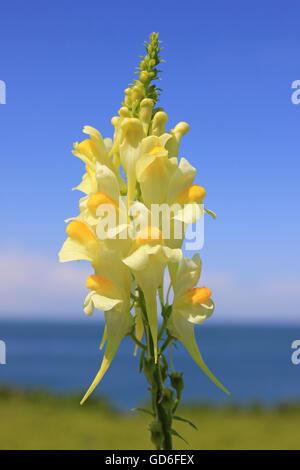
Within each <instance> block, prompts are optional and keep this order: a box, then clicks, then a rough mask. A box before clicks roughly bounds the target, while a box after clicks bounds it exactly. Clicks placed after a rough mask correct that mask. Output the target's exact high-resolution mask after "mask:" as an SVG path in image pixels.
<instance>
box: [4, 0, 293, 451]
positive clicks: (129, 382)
mask: <svg viewBox="0 0 300 470" xmlns="http://www.w3.org/2000/svg"><path fill="white" fill-rule="evenodd" d="M299 13H300V5H299V2H297V1H296V0H291V1H290V2H288V4H287V3H284V2H282V1H277V0H275V1H274V0H272V1H269V0H266V1H264V2H259V1H258V0H254V1H253V0H252V1H251V2H250V1H248V0H245V1H244V2H238V1H234V0H228V1H227V2H222V1H221V0H211V1H208V0H203V1H201V2H199V1H196V0H189V1H187V2H185V4H184V5H183V4H179V3H177V4H176V2H171V1H169V0H165V1H163V2H158V1H156V0H154V1H152V2H151V4H150V5H146V4H143V3H141V2H138V1H136V0H132V1H131V2H130V4H126V2H125V3H124V2H121V1H116V2H114V3H109V2H99V1H96V0H86V2H84V3H82V2H79V1H77V0H76V1H74V0H73V1H71V0H62V1H52V2H47V1H37V0H36V1H35V0H29V1H27V2H22V1H20V0H19V1H18V0H11V1H10V2H8V1H4V2H2V5H1V17H2V22H1V23H2V24H1V30H0V42H1V46H2V47H1V68H0V80H2V81H4V82H5V84H6V104H0V137H1V157H2V159H1V162H2V167H1V168H2V172H1V174H2V178H1V185H0V194H1V200H2V202H3V208H2V216H1V226H2V230H1V231H0V340H2V341H4V342H5V344H6V364H5V365H4V364H2V365H0V410H1V416H3V419H4V421H3V422H4V423H5V424H6V425H5V426H2V427H1V430H0V448H96V447H98V448H101V447H102V448H111V449H114V448H117V447H118V448H135V447H132V446H140V447H141V448H145V446H147V445H148V446H149V443H148V441H147V440H145V442H144V441H142V440H141V441H139V434H141V433H140V432H139V427H140V424H138V420H139V419H145V418H133V417H131V415H130V416H128V415H127V414H126V413H127V412H128V410H129V409H130V408H132V407H134V406H137V405H139V404H141V403H143V402H145V401H146V400H147V399H148V396H147V390H146V383H145V381H144V379H143V377H142V376H140V375H138V373H137V369H138V359H137V358H134V357H133V348H132V344H130V343H129V342H128V341H127V340H124V341H123V343H122V345H121V348H120V351H119V353H118V355H117V357H116V358H115V359H114V361H113V364H112V366H111V368H110V370H109V372H108V374H107V375H106V376H105V378H104V380H103V382H102V383H101V386H100V387H99V388H98V390H97V392H96V394H95V395H98V396H100V397H101V400H102V401H100V402H99V403H98V404H97V403H96V404H91V405H89V404H87V405H86V407H84V408H79V405H78V399H79V396H80V395H82V393H83V392H84V391H85V390H86V388H87V387H88V385H89V384H90V381H91V379H92V378H93V377H94V375H95V374H96V372H97V370H98V367H99V363H100V361H101V357H102V353H100V352H99V350H98V349H99V344H100V340H101V336H102V331H103V323H102V314H101V313H99V312H98V313H96V314H95V316H94V317H93V318H86V317H85V316H84V313H83V310H82V304H83V299H84V297H85V295H86V289H85V278H86V276H87V275H89V274H91V273H90V269H89V266H88V264H85V263H82V262H80V263H73V264H67V265H59V263H58V259H57V253H58V251H59V249H60V247H61V245H62V243H63V241H64V239H65V223H64V220H65V219H66V218H68V217H72V216H74V215H77V212H78V199H79V197H80V193H78V192H72V191H71V188H73V187H74V186H76V185H77V184H78V183H79V182H80V180H81V176H82V173H83V166H82V163H81V162H80V161H79V160H78V159H76V158H75V157H73V156H72V154H71V149H72V145H73V142H75V141H80V140H82V139H83V138H84V137H83V136H84V135H83V134H82V128H83V126H84V125H91V126H94V127H96V128H97V129H99V131H100V132H101V133H102V135H103V136H104V137H112V135H113V127H112V125H111V123H110V119H111V117H112V116H114V115H115V114H116V113H117V110H118V109H119V107H120V105H121V101H122V100H123V90H124V89H125V88H126V87H127V85H128V83H130V82H132V80H133V78H134V71H135V67H136V66H137V65H138V62H139V56H140V55H142V54H143V53H144V49H143V41H144V40H147V39H148V37H149V34H150V33H151V32H152V31H157V32H159V33H160V39H161V40H162V41H163V44H162V45H163V46H164V50H163V51H162V55H163V57H164V58H165V59H166V63H164V64H162V69H163V73H162V74H161V77H162V81H161V82H160V84H159V86H161V88H162V89H163V93H162V96H161V106H163V107H164V108H165V110H166V112H167V113H168V115H169V122H168V128H172V127H174V125H176V123H177V122H179V121H187V122H188V123H189V124H190V127H191V130H190V132H189V133H188V134H187V135H186V136H185V137H184V138H183V140H182V144H181V151H180V156H185V157H186V158H188V159H189V161H190V162H191V163H192V164H193V165H194V166H195V167H196V168H197V170H198V172H197V177H196V182H197V183H198V184H201V185H202V186H204V187H205V189H206V191H207V197H206V204H207V207H208V208H210V209H212V210H214V211H215V212H216V213H217V215H218V218H217V220H216V221H213V220H212V219H210V218H209V217H206V219H205V243H204V246H203V249H202V250H201V252H200V255H201V257H202V259H203V265H204V270H203V279H202V284H203V285H207V286H208V287H210V288H211V290H212V292H213V299H214V301H215V304H216V310H215V313H214V315H213V317H212V318H211V319H209V321H207V323H206V324H205V325H203V326H201V327H199V328H198V329H197V339H198V343H199V348H200V351H201V352H202V354H203V356H204V358H205V360H206V362H207V363H208V365H209V366H210V368H211V369H212V370H213V372H214V373H215V374H216V376H217V377H218V378H219V379H220V380H221V381H222V382H223V383H224V384H225V385H226V387H227V388H229V390H230V391H231V396H230V397H229V398H228V397H226V396H224V394H223V393H222V392H221V391H219V390H218V389H217V388H216V387H215V386H214V384H212V383H210V382H209V380H208V379H207V378H206V377H205V376H204V375H203V374H202V372H201V371H200V370H199V369H198V368H197V366H195V365H194V364H193V363H192V362H191V360H190V359H189V358H188V357H187V355H186V353H185V352H184V350H183V349H182V348H180V347H179V348H178V350H177V351H175V355H174V362H175V366H176V369H177V370H179V371H181V370H184V378H185V384H186V389H185V391H184V398H185V406H186V407H187V413H191V414H192V415H193V416H196V420H199V427H200V431H199V433H198V434H197V433H194V431H191V432H193V433H194V434H193V435H192V437H191V438H190V440H191V443H192V444H191V445H192V446H194V447H193V448H250V447H251V446H252V448H278V447H279V448H295V447H296V448H297V446H299V444H298V442H299V439H298V435H299V432H298V430H297V420H298V418H299V417H300V412H299V410H298V405H297V402H298V401H299V402H300V365H298V366H297V365H295V364H293V363H292V360H291V356H292V353H293V349H292V347H291V345H292V342H293V341H294V340H296V339H300V321H299V320H300V318H299V306H300V289H299V284H300V282H299V281H300V268H299V253H300V248H299V235H300V233H299V232H300V221H299V216H298V210H299V202H300V198H299V182H298V179H299V170H300V159H299V123H300V104H299V105H296V104H293V102H292V99H291V97H292V93H293V91H294V90H293V89H292V83H293V82H294V81H295V80H300V67H299V65H300V59H299V51H298V44H299V39H300V32H299V19H298V18H299ZM41 390H43V392H40V391H41ZM51 394H52V395H51ZM53 394H54V395H53ZM77 395H78V396H77ZM73 396H74V397H75V396H76V399H75V398H74V399H73V398H72V397H73ZM51 397H52V398H51ZM53 397H55V398H53ZM107 400H109V402H110V404H108V401H107ZM200 404H201V405H200ZM203 404H205V406H204V405H203ZM191 406H193V407H194V408H191ZM189 407H190V408H189ZM95 410H97V413H98V415H97V413H95ZM101 413H102V414H101ZM103 413H104V414H105V413H106V414H107V413H108V415H107V416H106V415H105V416H106V418H105V419H104V418H103V419H102V421H101V423H102V424H101V425H100V417H101V416H102V415H103ZM110 413H111V414H114V413H115V415H114V416H115V418H114V419H117V418H116V416H117V417H118V419H120V420H123V421H122V423H123V425H124V429H127V428H128V423H131V428H130V429H131V430H132V436H133V435H134V433H137V435H136V437H134V438H133V437H132V438H131V439H130V438H129V437H128V436H124V434H126V432H122V425H121V424H120V426H119V427H118V429H119V431H117V430H116V428H114V429H113V428H112V429H111V432H110V431H108V428H109V423H110V422H111V419H110V417H111V414H110ZM102 417H103V416H102ZM89 420H90V421H89ZM126 420H129V421H126ZM135 420H137V421H135ZM103 423H106V424H105V426H106V428H105V429H106V431H105V435H106V436H109V437H107V439H108V440H103V439H104V437H103V433H102V434H101V426H103V425H104V424H103ZM135 423H136V425H135ZM201 423H202V425H201ZM253 428H255V429H256V432H255V433H251V429H253ZM16 429H18V431H16ZM109 429H110V428H109ZM275 430H276V432H275ZM118 432H119V434H118ZM189 432H190V431H189ZM97 434H98V436H100V437H99V438H97ZM122 439H123V440H122ZM126 439H127V440H126ZM177 445H178V446H181V445H182V444H181V443H180V442H179V443H177ZM183 446H185V444H183Z"/></svg>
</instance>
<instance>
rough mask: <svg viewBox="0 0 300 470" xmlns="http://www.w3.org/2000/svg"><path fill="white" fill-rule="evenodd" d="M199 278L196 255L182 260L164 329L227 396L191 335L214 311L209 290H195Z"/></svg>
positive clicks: (199, 272)
mask: <svg viewBox="0 0 300 470" xmlns="http://www.w3.org/2000/svg"><path fill="white" fill-rule="evenodd" d="M200 275H201V260H200V257H199V255H194V257H193V258H192V259H188V258H183V260H182V261H181V263H180V266H179V269H178V271H177V276H176V282H175V287H174V302H173V308H172V313H171V316H170V317H169V320H168V324H167V328H168V331H169V334H170V335H171V336H173V337H174V338H176V339H178V340H179V341H180V342H181V343H182V344H183V345H184V347H185V348H186V349H187V351H188V352H189V354H190V355H191V357H192V358H193V359H194V361H195V362H196V363H197V364H198V366H199V367H200V368H201V369H202V370H203V371H204V372H205V373H206V374H207V375H208V377H209V378H210V379H211V380H212V381H213V382H214V383H215V384H216V385H218V387H220V388H221V389H222V390H223V391H224V392H226V393H229V392H228V390H227V389H226V388H225V387H224V386H223V385H222V384H221V383H220V382H219V381H218V379H217V378H216V377H215V376H214V375H213V374H212V372H211V371H210V370H209V369H208V367H207V366H206V364H205V362H204V360H203V358H202V356H201V354H200V352H199V349H198V346H197V343H196V339H195V335H194V325H195V324H201V323H203V322H204V320H206V319H207V318H208V317H210V316H211V315H212V313H213V311H214V304H213V301H212V300H211V298H210V296H211V291H210V289H208V288H207V287H195V286H196V285H197V283H198V281H199V278H200Z"/></svg>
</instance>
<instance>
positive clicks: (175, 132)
mask: <svg viewBox="0 0 300 470" xmlns="http://www.w3.org/2000/svg"><path fill="white" fill-rule="evenodd" d="M189 130H190V126H189V125H188V124H187V123H186V122H179V123H178V124H177V125H176V126H175V127H174V129H172V130H171V131H170V134H171V135H172V136H173V137H172V139H170V140H168V142H167V144H166V148H167V149H168V151H169V155H170V157H177V156H178V149H179V145H180V141H181V137H182V136H183V135H185V134H186V133H187V132H188V131H189Z"/></svg>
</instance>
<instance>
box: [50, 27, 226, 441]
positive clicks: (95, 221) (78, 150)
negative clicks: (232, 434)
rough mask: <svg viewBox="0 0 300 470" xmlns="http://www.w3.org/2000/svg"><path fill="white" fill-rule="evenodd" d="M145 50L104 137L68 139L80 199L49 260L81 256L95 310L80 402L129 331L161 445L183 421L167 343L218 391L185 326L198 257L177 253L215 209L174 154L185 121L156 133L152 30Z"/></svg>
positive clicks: (198, 310)
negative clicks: (81, 167)
mask: <svg viewBox="0 0 300 470" xmlns="http://www.w3.org/2000/svg"><path fill="white" fill-rule="evenodd" d="M145 47H146V55H145V57H143V58H142V60H141V62H140V65H139V67H138V70H137V75H138V78H137V79H136V80H134V83H133V84H131V85H130V86H129V87H128V88H127V89H126V90H125V97H124V101H123V103H122V107H121V108H120V110H119V112H118V115H117V116H114V117H113V118H112V120H111V122H112V125H113V127H114V134H113V139H110V138H106V139H103V138H102V136H101V134H100V133H99V132H98V131H97V130H96V129H94V128H92V127H90V126H85V127H84V129H83V132H84V133H85V134H87V136H88V138H86V139H85V140H83V141H82V142H80V143H78V142H76V143H75V144H74V150H73V154H74V155H75V156H76V157H78V158H80V159H81V160H82V161H83V163H84V164H85V170H86V171H85V173H84V175H83V178H82V181H81V183H80V184H79V185H78V186H77V187H76V188H74V189H77V190H79V191H81V192H83V193H84V196H83V197H82V198H81V199H80V201H79V215H77V216H76V217H74V218H72V219H68V220H67V222H68V225H67V228H66V232H67V235H68V238H67V239H66V241H65V243H64V244H63V247H62V249H61V251H60V253H59V259H60V261H62V262H66V261H72V260H86V261H89V262H90V263H91V267H92V273H91V275H90V276H89V277H88V278H87V280H86V287H87V289H88V290H89V293H88V295H87V296H86V299H85V301H84V312H85V313H86V314H87V315H92V314H93V313H94V310H95V309H97V310H99V311H103V312H104V317H105V328H104V332H103V338H102V341H101V345H100V349H102V348H103V347H104V346H105V352H104V355H103V359H102V363H101V366H100V369H99V372H98V373H97V375H96V377H95V379H94V381H93V382H92V384H91V386H90V388H89V389H88V391H87V392H86V394H85V396H84V397H83V399H82V401H81V404H83V403H84V402H85V401H86V399H87V398H88V397H89V395H90V394H91V393H92V392H93V390H94V389H95V388H96V386H97V385H98V384H99V383H100V381H101V380H102V378H103V376H104V374H105V373H106V371H107V369H108V368H109V366H110V364H111V362H112V360H113V358H114V356H115V354H116V352H117V349H118V347H119V344H120V342H121V340H122V339H123V338H124V337H125V336H129V337H130V338H131V339H132V341H133V343H134V355H135V356H137V353H139V371H140V372H143V373H144V374H145V377H146V380H147V382H148V384H149V391H150V394H151V409H148V410H145V409H141V408H137V409H136V410H139V411H142V412H145V413H148V414H149V415H150V416H151V417H152V421H151V423H150V425H149V430H150V435H151V441H152V443H153V444H154V446H155V448H156V449H157V450H161V449H165V450H168V449H172V438H173V437H174V436H177V437H181V436H180V435H179V434H178V433H177V432H176V430H175V429H174V421H176V420H180V421H186V422H188V423H189V424H191V425H192V426H193V424H192V423H190V422H189V421H187V420H185V419H184V418H182V417H180V416H178V415H177V409H178V406H179V403H180V400H181V395H182V391H183V388H184V381H183V373H182V372H181V373H179V372H177V371H175V369H174V366H173V363H172V346H173V345H174V343H175V342H176V341H180V342H181V343H182V344H183V345H184V347H185V348H186V349H187V351H188V352H189V354H190V356H191V357H192V359H193V360H194V361H195V362H196V363H197V364H198V366H199V367H200V368H201V369H202V370H203V371H204V372H205V373H206V374H207V375H208V377H209V378H210V379H211V380H212V381H213V382H214V383H215V384H216V385H217V386H219V387H220V388H221V389H222V390H224V391H225V392H226V393H228V391H227V390H226V388H225V387H224V386H223V385H222V384H221V383H220V382H219V381H218V379H217V378H216V377H215V376H214V375H213V374H212V372H211V371H210V370H209V369H208V367H207V366H206V364H205V362H204V360H203V358H202V356H201V354H200V352H199V349H198V346H197V343H196V340H195V336H194V326H195V325H197V324H201V323H203V321H204V320H205V319H206V318H208V317H209V316H211V315H212V313H213V310H214V304H213V301H212V300H211V291H210V289H208V288H207V287H203V286H202V287H199V286H198V282H199V279H200V275H201V265H202V263H201V259H200V256H199V255H198V254H196V255H194V256H193V258H192V259H189V258H185V257H183V254H182V245H183V242H184V238H185V233H186V230H187V227H188V225H189V224H191V223H195V222H196V221H197V220H198V219H199V218H200V217H203V216H204V213H205V212H206V213H208V214H210V215H212V216H213V217H215V215H214V213H213V212H212V211H209V210H208V209H206V208H205V207H204V204H203V199H204V197H205V195H206V193H205V190H204V188H203V187H202V186H199V185H197V184H194V178H195V174H196V169H195V168H193V167H192V166H191V165H190V163H189V162H188V160H186V159H185V158H181V159H180V160H179V159H178V152H179V145H180V141H181V138H182V137H183V136H184V135H185V134H186V133H187V132H188V130H189V126H188V124H187V123H185V122H180V123H178V124H177V125H176V126H175V127H174V129H171V130H169V131H166V130H165V126H166V123H167V120H168V116H167V114H166V113H165V111H164V110H163V108H160V107H158V106H157V102H158V99H159V95H160V92H161V90H160V89H159V88H157V86H156V84H155V83H156V80H158V78H159V77H158V73H159V70H158V66H159V64H160V63H161V61H162V59H161V57H160V51H161V48H160V41H159V40H158V34H157V33H152V34H151V35H150V39H149V42H148V43H145ZM157 206H158V207H159V208H160V210H161V208H162V207H163V208H164V209H166V208H167V209H168V210H167V214H168V215H169V219H168V227H167V230H166V227H165V225H164V222H165V220H166V217H165V216H163V217H161V216H160V217H154V211H153V208H155V209H156V208H157ZM167 271H168V272H169V276H168V277H167V276H166V272H167ZM167 278H169V279H170V281H169V285H168V286H167V285H166V284H167V281H166V279H167ZM171 291H173V295H172V302H171V301H170V300H169V299H170V295H169V294H170V292H171ZM159 313H160V314H161V318H162V321H161V323H160V324H159V321H158V316H159ZM168 351H169V354H170V356H169V361H168V359H167V357H166V353H167V352H168Z"/></svg>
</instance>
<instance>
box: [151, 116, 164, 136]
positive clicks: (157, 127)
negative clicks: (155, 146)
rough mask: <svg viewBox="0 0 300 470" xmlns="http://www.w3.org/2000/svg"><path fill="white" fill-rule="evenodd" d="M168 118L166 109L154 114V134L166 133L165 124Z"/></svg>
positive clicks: (152, 132)
mask: <svg viewBox="0 0 300 470" xmlns="http://www.w3.org/2000/svg"><path fill="white" fill-rule="evenodd" d="M167 120H168V116H167V113H165V112H164V111H158V113H156V114H155V115H154V118H153V121H152V131H151V134H152V135H157V136H158V137H159V136H160V135H162V134H164V133H165V124H166V122H167Z"/></svg>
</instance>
